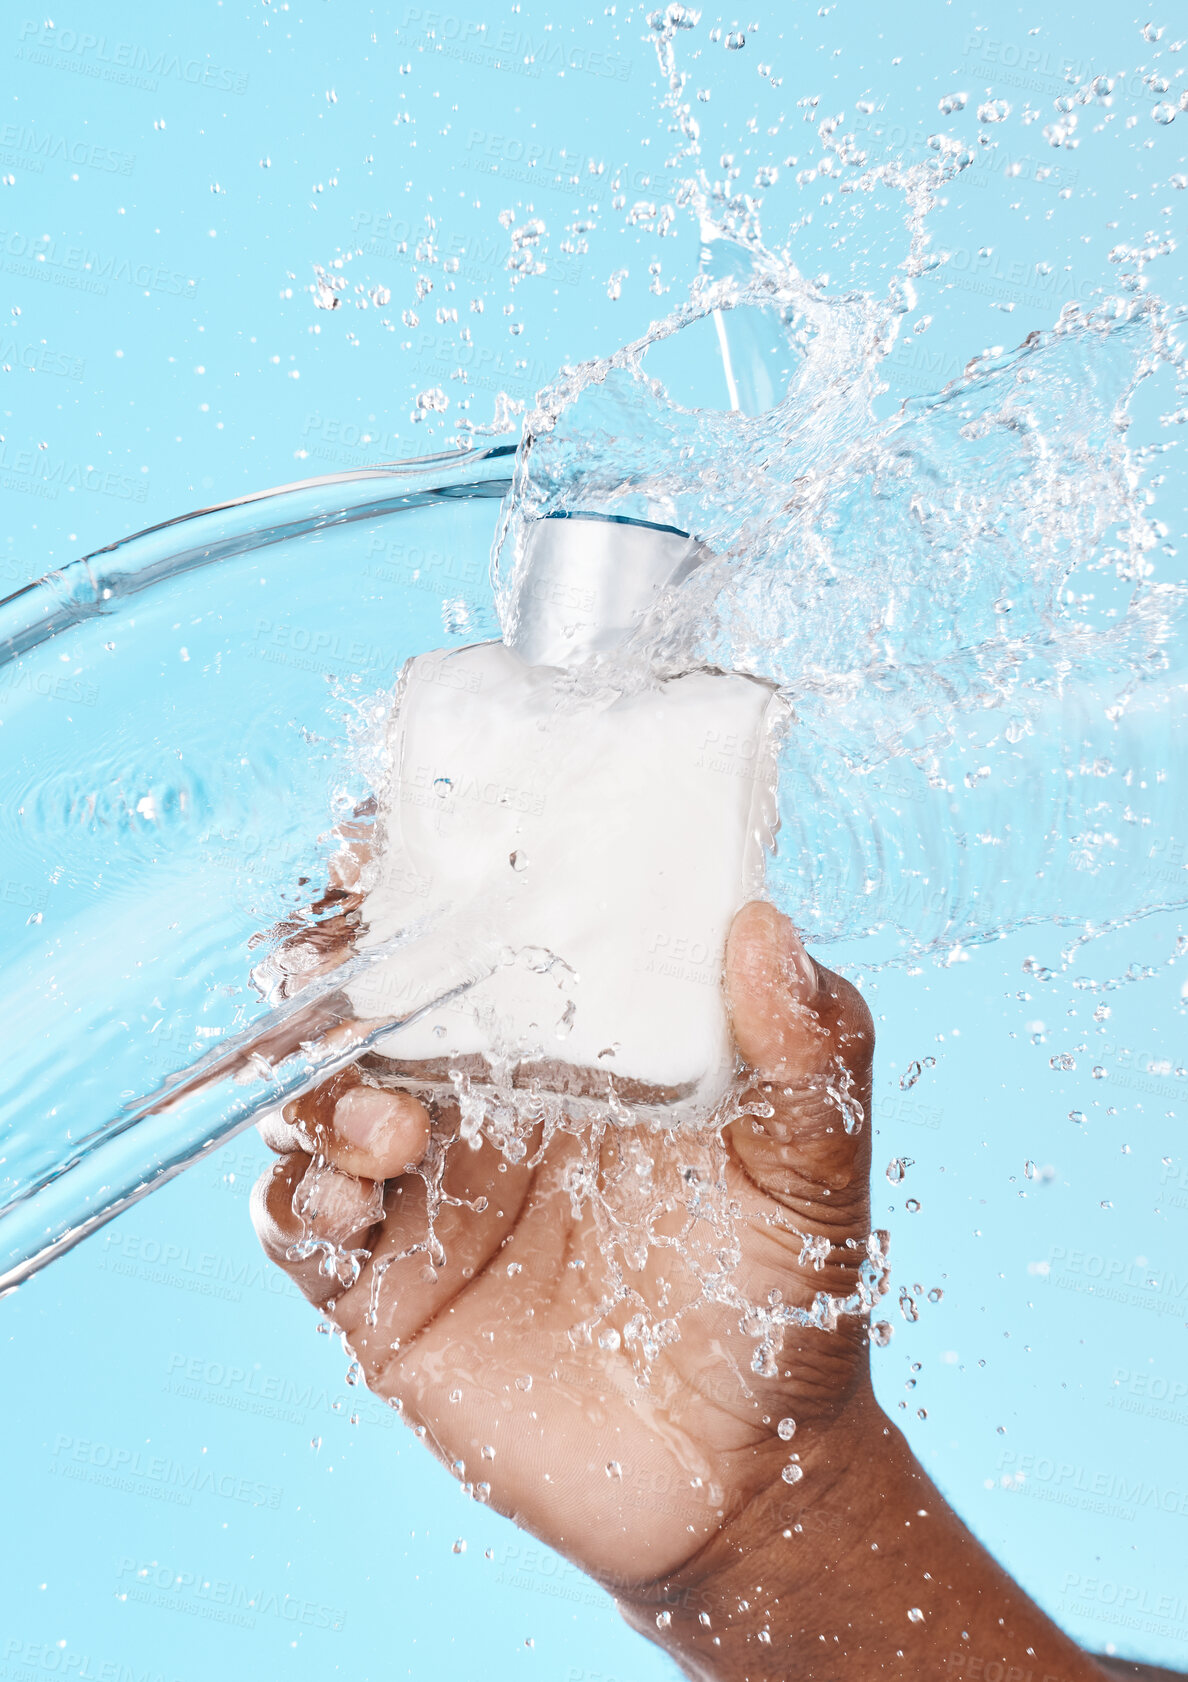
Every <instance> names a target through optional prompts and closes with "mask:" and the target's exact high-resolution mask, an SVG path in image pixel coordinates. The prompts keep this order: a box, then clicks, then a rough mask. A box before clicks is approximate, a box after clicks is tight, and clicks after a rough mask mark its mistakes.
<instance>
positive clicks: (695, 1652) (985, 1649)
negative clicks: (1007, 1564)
mask: <svg viewBox="0 0 1188 1682" xmlns="http://www.w3.org/2000/svg"><path fill="white" fill-rule="evenodd" d="M801 1463H802V1465H803V1468H804V1476H803V1478H802V1479H801V1480H800V1481H799V1482H797V1483H795V1484H793V1485H788V1484H786V1483H783V1482H782V1480H778V1479H777V1480H776V1483H775V1486H774V1487H770V1486H769V1487H768V1488H766V1489H764V1490H763V1491H762V1492H761V1493H760V1495H759V1496H757V1497H756V1498H755V1499H753V1500H752V1501H751V1502H749V1503H748V1505H747V1507H746V1508H745V1509H744V1510H743V1511H742V1512H741V1513H739V1514H738V1515H737V1516H736V1517H735V1518H734V1519H733V1520H731V1521H730V1522H729V1523H728V1524H727V1525H725V1526H724V1527H723V1529H722V1530H721V1531H720V1532H719V1534H718V1535H717V1536H716V1537H714V1538H713V1540H712V1541H711V1542H710V1543H709V1544H707V1546H706V1547H704V1548H703V1549H701V1550H700V1552H699V1553H698V1554H697V1555H696V1556H695V1557H694V1558H693V1559H692V1560H690V1561H688V1562H687V1564H686V1565H685V1566H684V1567H682V1568H681V1570H680V1571H679V1572H676V1573H674V1574H672V1575H671V1576H670V1577H668V1578H666V1579H664V1580H662V1581H659V1582H657V1583H654V1584H650V1585H647V1586H646V1587H645V1588H642V1589H640V1590H637V1591H634V1592H633V1593H632V1594H631V1595H630V1596H627V1597H623V1598H622V1599H621V1600H620V1610H621V1611H622V1613H623V1615H624V1617H625V1618H626V1619H627V1621H628V1622H629V1623H630V1624H631V1625H632V1626H633V1627H634V1628H635V1629H637V1630H639V1632H640V1633H641V1634H644V1635H647V1636H649V1637H650V1639H652V1640H653V1641H656V1642H658V1643H659V1644H660V1645H662V1646H664V1647H665V1648H666V1649H667V1650H668V1652H669V1653H670V1654H671V1655H672V1657H673V1658H674V1659H676V1660H677V1662H678V1663H679V1664H680V1665H681V1667H682V1668H683V1669H684V1670H685V1672H686V1674H687V1675H688V1676H689V1677H691V1678H694V1679H696V1682H776V1679H777V1678H778V1679H780V1682H825V1679H828V1682H840V1679H844V1678H851V1677H852V1678H854V1679H855V1682H866V1679H867V1678H874V1677H879V1678H880V1679H883V1678H892V1677H902V1678H904V1679H907V1678H909V1677H910V1678H912V1679H913V1682H917V1679H923V1678H932V1677H936V1678H940V1677H948V1678H958V1679H963V1678H969V1679H971V1682H972V1679H974V1678H978V1677H985V1676H990V1677H995V1676H1003V1677H1006V1676H1011V1677H1013V1678H1015V1679H1016V1682H1087V1679H1100V1678H1101V1677H1102V1676H1103V1674H1104V1673H1103V1672H1102V1671H1101V1670H1100V1669H1099V1668H1098V1667H1097V1666H1096V1665H1095V1664H1094V1663H1093V1661H1092V1660H1091V1659H1089V1658H1088V1657H1087V1656H1086V1655H1085V1654H1083V1653H1082V1652H1081V1651H1080V1649H1079V1648H1077V1647H1076V1646H1075V1644H1074V1643H1072V1642H1071V1641H1070V1640H1069V1639H1068V1638H1067V1637H1066V1636H1065V1635H1064V1634H1063V1632H1062V1631H1060V1630H1059V1629H1057V1628H1056V1626H1055V1625H1054V1624H1052V1623H1051V1622H1050V1620H1049V1619H1048V1618H1046V1617H1045V1616H1044V1614H1043V1613H1041V1612H1040V1611H1039V1609H1038V1608H1037V1607H1036V1606H1035V1605H1033V1603H1032V1602H1031V1601H1030V1600H1029V1599H1028V1598H1027V1596H1026V1595H1025V1594H1024V1593H1023V1591H1022V1590H1021V1589H1020V1588H1019V1587H1018V1586H1017V1585H1016V1584H1015V1583H1014V1582H1013V1581H1012V1580H1011V1579H1010V1578H1009V1577H1008V1576H1007V1575H1006V1573H1005V1572H1004V1571H1002V1570H1001V1568H1000V1567H999V1566H998V1565H997V1564H996V1563H995V1561H994V1560H993V1559H991V1558H990V1556H989V1555H988V1554H987V1553H986V1552H985V1550H984V1549H983V1548H982V1547H981V1545H980V1544H979V1543H978V1542H977V1540H976V1539H975V1538H974V1536H973V1535H972V1534H971V1533H970V1532H969V1531H968V1530H967V1529H966V1527H965V1526H964V1525H963V1524H962V1523H961V1521H960V1519H959V1518H958V1517H957V1515H956V1514H955V1513H954V1512H953V1511H952V1510H951V1509H950V1508H949V1507H948V1505H947V1504H946V1503H945V1501H944V1500H943V1499H942V1497H941V1496H940V1494H939V1492H938V1491H937V1489H936V1488H935V1486H934V1485H933V1484H932V1483H931V1481H930V1480H929V1478H928V1477H927V1475H926V1474H925V1473H924V1471H923V1469H922V1468H921V1467H920V1465H919V1463H918V1462H917V1461H916V1459H915V1457H914V1456H913V1454H912V1452H911V1450H910V1449H909V1447H908V1445H907V1443H906V1441H905V1439H904V1438H903V1436H902V1434H901V1433H900V1432H899V1430H898V1429H897V1428H896V1427H895V1426H894V1425H892V1424H891V1422H890V1421H889V1420H888V1419H887V1417H886V1415H885V1414H883V1412H882V1411H881V1409H879V1407H878V1406H877V1404H876V1403H875V1401H874V1398H873V1395H871V1394H869V1392H868V1393H867V1394H865V1395H864V1396H862V1397H860V1398H858V1399H856V1400H855V1402H854V1403H853V1404H852V1405H851V1406H850V1407H848V1408H847V1410H846V1411H845V1413H844V1414H843V1415H841V1416H839V1417H838V1418H837V1420H836V1421H835V1422H834V1423H833V1424H831V1426H830V1427H829V1428H828V1430H826V1431H824V1432H822V1433H821V1434H820V1436H819V1437H818V1439H817V1440H816V1441H815V1442H808V1441H806V1442H805V1443H804V1449H803V1452H802V1456H801ZM1000 1667H1001V1668H1000Z"/></svg>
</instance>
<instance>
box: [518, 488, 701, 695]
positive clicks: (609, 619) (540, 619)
mask: <svg viewBox="0 0 1188 1682" xmlns="http://www.w3.org/2000/svg"><path fill="white" fill-rule="evenodd" d="M707 554H708V551H707V550H706V549H705V548H704V546H703V545H702V544H700V543H698V541H697V540H696V538H693V537H690V536H689V535H688V533H687V532H681V531H677V530H676V529H675V528H674V527H672V526H660V525H650V524H647V523H645V522H643V521H639V520H626V519H621V518H614V517H610V516H607V515H600V514H582V513H576V514H568V515H561V516H557V515H553V516H550V517H549V518H547V519H543V520H535V521H533V522H532V524H531V525H530V526H529V528H528V532H527V536H526V541H525V549H524V555H523V559H522V561H521V563H520V567H519V576H518V579H517V583H516V587H515V592H514V597H513V602H512V611H511V615H510V618H511V627H510V629H509V632H508V634H507V636H506V637H505V641H506V642H507V645H508V647H509V648H512V649H513V650H514V651H515V652H516V653H517V654H518V655H519V656H520V658H521V660H524V661H525V662H526V663H527V664H528V665H530V666H573V665H578V664H580V663H581V662H582V661H584V660H588V659H590V658H591V656H593V655H597V654H609V653H611V652H613V650H615V649H616V648H618V647H620V646H621V645H622V644H623V643H625V642H626V641H627V640H628V638H629V637H630V636H631V635H632V633H633V632H634V631H636V630H637V629H638V628H639V626H640V625H641V624H642V623H643V621H644V620H645V619H646V618H647V616H648V614H649V613H650V612H651V610H652V608H653V606H654V605H655V602H656V600H657V598H658V597H659V596H660V594H661V592H662V591H664V590H666V589H669V588H671V587H672V586H673V585H676V584H679V583H680V581H681V580H682V579H683V578H685V577H687V576H688V574H689V573H690V572H692V570H693V568H694V567H695V566H697V565H698V564H699V562H701V561H702V560H704V559H705V558H706V556H707Z"/></svg>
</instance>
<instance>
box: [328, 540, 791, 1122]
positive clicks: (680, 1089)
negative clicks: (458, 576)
mask: <svg viewBox="0 0 1188 1682" xmlns="http://www.w3.org/2000/svg"><path fill="white" fill-rule="evenodd" d="M704 555H705V551H704V550H702V549H701V548H700V546H699V545H698V544H697V543H696V542H695V541H694V540H692V539H691V538H690V537H689V536H688V535H687V534H685V533H682V532H678V531H675V530H674V529H673V528H671V527H663V526H658V525H652V524H648V523H645V522H642V521H633V520H624V519H621V518H608V517H605V516H600V515H568V516H553V517H550V518H547V519H543V520H540V521H537V522H535V523H534V524H533V525H532V526H530V527H529V530H528V540H527V543H526V546H525V559H524V563H523V566H522V569H521V572H520V574H519V582H518V586H517V594H516V600H515V603H514V607H513V611H512V613H511V615H510V619H511V627H512V628H511V630H510V633H509V636H508V640H507V641H505V642H488V643H479V644H476V645H474V646H472V647H469V648H459V649H454V650H445V651H442V652H438V653H432V654H424V655H419V656H417V657H416V658H415V659H412V660H410V661H409V662H408V664H407V665H406V667H405V669H404V672H403V674H402V676H401V679H400V683H399V686H398V688H397V692H396V701H395V706H394V709H393V713H392V717H391V721H390V724H389V726H388V729H389V738H388V746H389V750H390V755H389V764H390V774H389V781H388V785H387V787H386V788H385V789H384V790H382V791H381V796H380V802H379V814H378V822H379V830H378V838H379V844H380V852H379V856H378V863H377V865H376V866H374V867H373V880H372V881H371V882H370V885H369V886H368V887H367V891H366V894H365V898H364V903H363V922H364V925H365V933H364V935H363V937H362V939H361V941H360V947H361V949H362V950H367V948H368V947H369V946H374V945H375V944H377V943H378V942H379V941H381V940H385V939H390V938H391V937H393V936H395V935H399V934H400V933H401V932H402V931H412V933H413V934H414V936H415V934H416V931H417V930H419V929H424V930H425V931H426V932H425V934H424V936H423V938H421V939H416V938H414V939H413V940H412V941H411V942H410V944H409V946H408V947H407V949H406V950H405V951H403V952H402V953H401V954H400V957H399V958H398V959H396V958H394V959H390V960H385V963H384V964H383V965H382V966H378V967H377V968H376V970H375V971H374V972H373V974H372V976H371V977H370V978H369V979H368V980H367V981H366V983H363V982H360V983H357V984H355V985H354V986H353V987H352V988H351V990H350V991H351V999H352V1003H353V1005H354V1007H355V1009H356V1010H357V1011H358V1013H359V1014H360V1016H365V1017H369V1018H372V1019H374V1018H377V1017H380V1016H384V1015H390V1016H393V1017H397V1016H403V1015H405V1014H406V1013H407V1012H408V1010H409V1009H410V1008H415V1007H416V1006H417V1005H418V1004H419V1003H420V1002H421V1001H422V1000H425V999H432V998H436V997H439V996H440V995H441V993H442V992H444V991H445V990H446V989H447V988H448V987H449V986H450V985H451V984H453V981H454V978H455V976H456V975H459V974H461V973H462V971H463V970H464V968H465V963H466V953H467V951H468V950H469V951H471V952H472V953H479V952H484V953H486V954H488V959H487V962H488V967H490V966H491V965H493V966H494V967H493V968H491V969H490V973H489V974H487V975H486V977H485V979H482V980H480V981H479V982H478V983H477V984H475V985H473V986H471V987H470V988H469V989H468V990H467V991H465V992H463V993H461V994H459V995H458V996H457V997H455V998H453V999H451V1000H450V1001H448V1002H447V1003H446V1004H445V1005H442V1006H438V1007H436V1008H433V1009H430V1010H428V1011H425V1012H423V1013H422V1014H421V1015H419V1016H418V1017H416V1018H415V1019H414V1020H412V1021H409V1022H406V1023H404V1024H402V1025H401V1026H400V1027H399V1028H396V1029H394V1031H393V1032H392V1033H390V1034H388V1035H386V1036H384V1037H383V1038H381V1039H379V1040H378V1041H376V1042H375V1051H376V1053H378V1054H379V1055H380V1056H382V1057H384V1058H388V1059H391V1060H392V1066H391V1069H390V1071H389V1072H390V1073H391V1074H392V1076H394V1077H397V1078H400V1079H402V1080H403V1081H406V1082H407V1084H409V1085H410V1086H416V1087H418V1088H419V1087H422V1086H425V1087H428V1088H430V1089H434V1088H438V1089H447V1090H448V1089H449V1088H450V1087H451V1085H453V1084H455V1083H456V1080H457V1077H458V1076H459V1075H466V1076H469V1077H470V1081H471V1083H472V1084H473V1085H478V1086H481V1085H482V1084H484V1083H486V1082H490V1081H491V1080H492V1079H493V1078H494V1079H497V1080H499V1081H501V1082H503V1083H504V1086H505V1089H506V1083H507V1082H509V1081H510V1082H511V1083H512V1084H513V1085H514V1086H516V1087H519V1088H529V1089H530V1088H532V1087H533V1086H535V1087H536V1088H537V1089H538V1090H543V1091H551V1092H563V1093H567V1094H569V1095H570V1096H571V1097H572V1098H574V1099H576V1100H579V1101H581V1100H586V1101H591V1100H592V1101H595V1102H598V1103H604V1102H605V1101H606V1099H607V1097H608V1096H609V1094H610V1093H611V1091H612V1089H613V1091H614V1093H615V1094H616V1095H617V1097H618V1098H619V1099H620V1100H621V1101H622V1102H624V1103H626V1104H628V1105H630V1107H631V1108H632V1110H633V1111H634V1112H635V1114H636V1115H638V1116H639V1117H640V1118H641V1119H649V1120H652V1121H655V1122H659V1123H661V1124H665V1125H671V1124H673V1123H675V1122H677V1121H681V1122H690V1121H696V1120H701V1119H704V1118H705V1117H707V1116H708V1115H709V1114H710V1113H712V1111H713V1108H714V1106H715V1104H716V1103H717V1102H718V1100H719V1099H720V1098H721V1096H722V1095H723V1093H724V1091H725V1090H726V1089H727V1087H728V1086H729V1084H730V1081H731V1078H732V1075H733V1070H734V1052H733V1047H732V1042H731V1039H730V1033H729V1026H728V1022H727V1019H726V1012H725V1004H724V999H723V993H722V971H723V961H724V954H725V942H726V935H727V932H728V929H729V926H730V922H731V919H732V917H733V915H734V913H735V912H736V911H737V909H738V908H739V907H740V906H741V905H742V904H744V903H745V902H746V901H747V900H748V899H750V898H753V897H754V896H755V895H756V894H757V893H759V891H760V890H761V888H762V884H763V875H764V862H765V851H766V850H767V849H768V848H770V846H771V844H772V841H773V838H774V829H775V823H776V803H775V760H776V749H777V746H778V740H777V738H778V734H779V728H780V726H781V724H782V722H783V719H784V717H785V714H786V707H785V705H784V703H783V702H782V701H781V700H780V699H779V698H778V696H777V695H776V693H775V691H774V690H773V688H772V686H771V685H770V684H768V683H765V682H763V681H761V680H758V679H754V678H750V677H744V676H741V675H737V674H731V673H723V672H720V671H716V670H712V669H702V670H696V671H689V672H685V673H683V674H681V675H679V676H675V677H661V676H659V675H656V674H653V673H651V672H650V671H645V672H644V673H642V674H640V673H639V672H638V671H637V672H636V674H635V681H634V682H632V683H628V684H624V683H623V682H622V681H621V678H622V671H623V668H622V666H620V667H619V669H618V670H619V678H620V681H619V682H617V683H616V682H615V667H614V666H613V664H612V665H611V666H609V667H608V666H607V665H606V662H605V657H606V656H608V655H611V656H613V655H614V653H615V651H616V650H620V649H621V648H622V646H623V645H624V644H625V643H626V642H627V641H628V639H629V638H630V637H631V636H632V633H633V632H634V631H635V630H637V628H638V627H639V625H640V624H641V623H642V622H643V621H644V619H645V618H646V617H647V615H648V613H649V611H650V610H651V608H652V606H653V604H654V602H655V601H656V598H657V597H658V596H659V595H660V594H661V593H662V592H663V591H664V590H665V589H667V588H669V587H671V586H673V585H674V584H676V583H678V582H679V581H680V579H681V578H683V577H684V576H685V575H686V574H687V573H688V572H689V571H690V570H691V569H692V568H693V567H694V566H696V565H697V564H698V562H699V560H701V559H702V558H703V557H704ZM599 656H602V657H603V663H602V664H601V665H600V664H599V663H598V657H599ZM602 673H609V676H608V677H607V679H606V681H602V682H599V681H597V679H598V677H599V675H600V674H602ZM641 675H642V678H643V681H642V682H640V681H639V680H640V677H641ZM591 677H593V678H594V680H595V681H590V680H591Z"/></svg>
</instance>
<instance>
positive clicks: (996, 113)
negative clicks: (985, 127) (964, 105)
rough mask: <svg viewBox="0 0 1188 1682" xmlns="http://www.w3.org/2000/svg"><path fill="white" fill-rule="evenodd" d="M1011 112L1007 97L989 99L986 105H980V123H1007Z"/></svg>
mask: <svg viewBox="0 0 1188 1682" xmlns="http://www.w3.org/2000/svg"><path fill="white" fill-rule="evenodd" d="M1010 114H1011V108H1010V105H1009V104H1008V102H1007V101H1006V100H1005V99H988V100H987V101H986V103H985V104H984V105H979V106H978V121H979V123H1005V122H1006V120H1007V118H1008V117H1009V116H1010Z"/></svg>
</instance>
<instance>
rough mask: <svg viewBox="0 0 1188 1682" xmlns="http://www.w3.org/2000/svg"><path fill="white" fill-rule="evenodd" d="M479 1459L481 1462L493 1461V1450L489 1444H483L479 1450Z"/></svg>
mask: <svg viewBox="0 0 1188 1682" xmlns="http://www.w3.org/2000/svg"><path fill="white" fill-rule="evenodd" d="M479 1458H480V1459H482V1460H494V1458H495V1450H494V1448H493V1447H492V1446H491V1444H490V1443H484V1444H483V1446H482V1448H480V1449H479Z"/></svg>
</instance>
